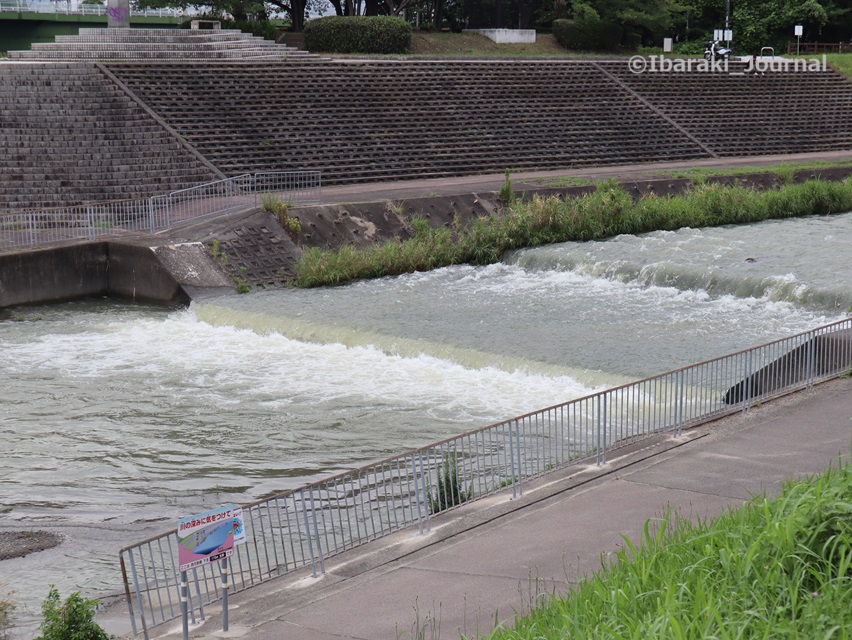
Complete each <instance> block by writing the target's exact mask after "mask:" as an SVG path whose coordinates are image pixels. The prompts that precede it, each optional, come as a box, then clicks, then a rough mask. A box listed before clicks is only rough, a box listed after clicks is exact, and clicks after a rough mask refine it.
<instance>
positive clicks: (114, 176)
mask: <svg viewBox="0 0 852 640" xmlns="http://www.w3.org/2000/svg"><path fill="white" fill-rule="evenodd" d="M0 87H2V90H0V147H2V148H3V150H4V153H3V154H2V156H0V211H4V210H6V211H12V210H20V209H23V208H34V207H53V206H64V205H70V204H79V203H84V202H92V201H106V200H120V199H127V198H138V197H146V196H150V195H153V194H155V193H163V192H168V191H173V190H176V189H182V188H185V187H187V186H191V185H193V184H198V183H201V182H209V181H211V180H216V179H219V178H220V177H221V174H219V173H218V172H217V171H216V169H215V168H213V167H212V166H210V165H209V164H207V163H206V162H205V161H204V159H203V158H201V157H200V156H199V155H198V154H197V153H196V152H195V151H194V150H193V149H192V148H191V147H189V146H188V145H187V144H186V143H185V142H183V141H181V140H180V138H179V137H178V136H177V135H176V134H175V133H174V132H170V131H169V130H168V129H167V128H166V127H165V126H164V125H163V124H162V123H161V122H159V121H158V120H157V119H156V117H155V116H154V115H153V114H151V113H150V112H149V111H148V110H146V109H145V108H144V107H142V106H141V105H140V104H138V102H137V101H136V100H134V99H133V98H132V97H131V96H128V95H127V94H126V93H125V92H124V91H122V90H121V88H119V87H118V86H117V85H116V84H115V83H114V82H113V80H112V79H110V78H109V77H108V75H107V74H106V73H105V72H104V71H103V70H102V69H100V68H98V67H96V66H95V65H91V64H77V63H52V64H43V63H42V64H14V63H5V64H0Z"/></svg>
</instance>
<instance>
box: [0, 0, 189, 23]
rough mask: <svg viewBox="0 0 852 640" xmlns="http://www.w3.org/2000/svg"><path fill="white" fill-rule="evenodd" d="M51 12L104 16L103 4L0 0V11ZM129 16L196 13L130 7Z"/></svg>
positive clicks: (174, 15) (183, 10) (164, 15)
mask: <svg viewBox="0 0 852 640" xmlns="http://www.w3.org/2000/svg"><path fill="white" fill-rule="evenodd" d="M3 12H14V13H53V14H62V15H83V16H105V15H106V13H107V5H106V2H104V4H83V3H82V2H79V3H78V2H62V1H59V2H49V1H46V0H0V13H3ZM130 15H131V16H146V17H153V18H176V19H178V18H183V17H185V16H194V15H198V11H196V10H195V9H193V8H191V7H190V8H187V9H170V8H162V9H134V8H132V7H131V9H130Z"/></svg>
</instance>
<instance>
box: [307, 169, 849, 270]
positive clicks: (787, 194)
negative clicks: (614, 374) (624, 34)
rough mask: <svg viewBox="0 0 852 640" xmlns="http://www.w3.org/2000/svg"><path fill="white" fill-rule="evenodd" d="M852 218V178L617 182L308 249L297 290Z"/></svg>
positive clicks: (419, 222)
mask: <svg viewBox="0 0 852 640" xmlns="http://www.w3.org/2000/svg"><path fill="white" fill-rule="evenodd" d="M845 211H852V179H847V180H845V181H843V182H824V181H820V180H809V181H807V182H805V183H803V184H785V185H783V186H781V187H780V188H779V189H774V190H768V191H756V190H754V189H750V188H747V187H742V186H737V185H734V186H725V185H720V184H701V183H699V184H696V185H695V187H694V188H693V189H692V190H691V191H689V192H688V193H686V194H684V195H679V196H671V197H656V196H654V195H650V196H646V197H643V198H640V199H638V200H634V199H633V198H632V197H631V196H630V194H629V193H628V192H627V191H626V190H625V189H624V188H623V187H622V186H620V185H619V184H618V183H616V182H615V181H609V182H606V183H603V184H601V185H599V186H598V188H597V189H596V191H595V192H594V193H591V194H588V195H585V196H582V197H579V198H571V199H568V200H565V201H561V200H558V199H556V198H548V199H544V198H538V197H536V198H534V199H533V200H531V201H515V202H513V203H512V204H511V205H510V206H507V207H506V208H504V210H503V212H502V214H501V215H498V216H494V217H482V218H479V219H477V220H475V221H474V222H473V223H471V224H469V225H466V226H461V225H458V224H456V225H454V227H453V228H447V227H441V228H438V229H434V228H432V227H431V226H430V225H429V224H428V223H427V222H426V221H425V220H422V219H414V220H412V221H411V222H410V231H411V233H412V236H411V238H409V239H406V240H397V241H393V242H389V243H386V244H384V245H381V246H374V247H369V248H363V249H359V248H355V247H352V246H343V247H341V248H340V249H338V250H334V251H331V250H323V249H318V248H310V249H307V250H306V251H305V252H304V254H303V255H302V258H301V260H300V261H299V263H298V264H297V266H296V278H295V280H294V284H295V285H296V286H299V287H316V286H322V285H335V284H341V283H345V282H350V281H352V280H357V279H362V278H376V277H381V276H391V275H398V274H402V273H411V272H414V271H428V270H431V269H435V268H438V267H445V266H450V265H454V264H464V263H468V264H475V265H486V264H493V263H495V262H498V261H499V260H500V259H501V257H502V256H503V254H504V253H505V252H506V251H509V250H512V249H519V248H522V247H534V246H539V245H544V244H552V243H556V242H566V241H585V240H600V239H603V238H609V237H612V236H616V235H619V234H637V233H646V232H649V231H657V230H672V229H678V228H681V227H710V226H718V225H724V224H743V223H751V222H760V221H762V220H768V219H773V218H792V217H800V216H807V215H816V214H829V213H841V212H845Z"/></svg>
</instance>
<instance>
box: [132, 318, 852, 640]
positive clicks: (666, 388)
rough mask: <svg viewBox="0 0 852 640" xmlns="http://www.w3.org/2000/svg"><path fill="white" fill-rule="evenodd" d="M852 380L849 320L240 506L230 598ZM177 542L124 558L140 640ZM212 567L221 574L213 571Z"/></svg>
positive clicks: (165, 610)
mask: <svg viewBox="0 0 852 640" xmlns="http://www.w3.org/2000/svg"><path fill="white" fill-rule="evenodd" d="M850 369H852V318H850V319H846V320H842V321H840V322H836V323H834V324H830V325H826V326H823V327H819V328H817V329H814V330H812V331H807V332H805V333H801V334H798V335H795V336H792V337H789V338H784V339H782V340H776V341H775V342H770V343H768V344H765V345H762V346H759V347H755V348H753V349H747V350H745V351H740V352H738V353H734V354H731V355H727V356H723V357H721V358H716V359H713V360H708V361H706V362H701V363H699V364H695V365H691V366H688V367H684V368H682V369H677V370H675V371H669V372H668V373H664V374H661V375H658V376H654V377H651V378H646V379H644V380H639V381H638V382H633V383H630V384H626V385H623V386H621V387H617V388H614V389H609V390H607V391H602V392H599V393H595V394H592V395H589V396H586V397H583V398H579V399H577V400H572V401H570V402H566V403H564V404H560V405H556V406H553V407H549V408H547V409H542V410H541V411H535V412H533V413H529V414H526V415H523V416H519V417H517V418H512V419H511V420H506V421H505V422H501V423H498V424H494V425H491V426H489V427H485V428H482V429H478V430H476V431H471V432H468V433H465V434H462V435H459V436H456V437H453V438H448V439H446V440H443V441H441V442H437V443H434V444H430V445H428V446H425V447H423V448H421V449H417V450H414V451H409V452H407V453H403V454H401V455H398V456H394V457H392V458H388V459H386V460H381V461H379V462H376V463H374V464H371V465H367V466H365V467H361V468H359V469H354V470H352V471H347V472H345V473H342V474H339V475H336V476H333V477H331V478H326V479H324V480H320V481H318V482H314V483H312V484H309V485H306V486H304V487H302V488H300V489H296V490H294V491H287V492H285V493H282V494H280V495H277V496H273V497H272V498H268V499H265V500H259V501H257V502H253V503H251V504H248V505H245V506H243V517H244V521H245V528H246V534H247V539H248V542H247V543H246V544H243V545H241V546H238V547H237V548H236V552H235V554H234V556H233V557H232V558H231V561H230V564H231V576H232V579H231V581H230V585H231V589H232V590H233V591H237V592H238V591H242V590H245V589H248V588H249V587H251V586H254V585H256V584H260V583H262V582H265V581H267V580H269V579H271V578H274V577H276V576H281V575H285V574H287V573H291V572H293V571H297V570H299V569H305V568H310V569H311V570H312V571H313V573H314V575H317V573H318V572H324V571H325V561H326V559H327V558H329V557H330V556H334V555H335V554H338V553H340V552H342V551H345V550H346V549H350V548H352V547H356V546H358V545H360V544H363V543H365V542H368V541H370V540H373V539H375V538H378V537H381V536H384V535H387V534H389V533H391V532H394V531H398V530H400V529H403V528H405V527H408V526H413V525H416V526H417V527H418V528H419V531H420V532H421V533H422V532H424V531H425V530H428V529H429V526H430V517H431V516H432V515H433V514H434V513H436V512H438V511H442V510H444V509H448V508H454V507H455V506H457V505H459V504H461V503H463V502H466V501H469V500H475V499H478V498H481V497H484V496H487V495H489V494H492V493H495V492H497V491H500V490H503V489H504V488H506V489H508V488H511V490H512V493H513V494H514V495H517V494H519V493H522V492H523V487H524V483H525V482H526V481H528V480H529V479H530V478H534V477H536V476H540V475H543V474H545V473H547V472H548V471H550V470H552V469H556V468H559V467H564V466H566V465H569V464H572V463H576V462H579V461H585V462H589V461H596V462H598V463H601V462H603V461H605V460H606V457H607V455H608V454H609V452H611V451H613V450H614V449H618V448H619V447H623V446H625V445H627V444H629V443H631V442H635V441H637V440H639V439H642V438H647V437H650V436H653V435H656V434H660V433H666V432H673V433H675V434H678V433H679V432H680V431H681V429H683V428H684V427H687V426H694V425H697V424H701V423H703V422H708V421H710V420H714V419H716V418H719V417H721V416H724V415H726V414H730V413H734V412H737V411H745V410H748V409H749V407H751V406H753V405H754V404H755V403H758V402H762V401H765V400H767V399H769V398H772V397H776V396H779V395H783V394H786V393H790V392H792V391H795V390H797V389H802V388H805V387H809V386H811V385H813V384H814V383H815V382H818V381H820V380H824V379H828V378H831V377H835V376H838V375H841V374H843V373H846V372H849V371H850ZM176 533H177V532H176V531H175V530H172V531H169V532H166V533H163V534H161V535H159V536H155V537H153V538H149V539H148V540H144V541H142V542H139V543H137V544H134V545H131V546H129V547H126V548H124V549H122V550H121V552H120V563H121V570H122V576H123V578H124V586H125V594H126V597H127V604H128V606H129V609H130V619H131V624H132V628H133V633H134V634H139V633H144V634H145V637H146V638H148V631H149V629H151V628H153V627H156V626H158V625H161V624H164V623H165V622H168V621H170V620H173V619H175V618H177V617H179V616H180V615H181V612H180V606H179V596H178V593H179V592H178V586H179V579H178V575H179V574H178V566H177V563H176V551H175V548H176V546H177V538H176ZM214 564H218V563H214ZM218 573H219V572H218V568H217V567H214V566H212V565H210V564H208V565H204V566H203V567H199V568H197V569H193V570H192V571H191V572H190V574H189V576H188V579H189V587H190V588H189V592H190V593H189V611H190V615H191V616H192V620H193V622H195V621H196V619H197V618H201V619H203V618H204V615H205V614H204V607H205V605H209V604H211V603H213V602H216V601H217V600H219V598H220V591H219V575H218Z"/></svg>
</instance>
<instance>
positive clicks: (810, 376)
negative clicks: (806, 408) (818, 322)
mask: <svg viewBox="0 0 852 640" xmlns="http://www.w3.org/2000/svg"><path fill="white" fill-rule="evenodd" d="M807 345H808V357H807V365H806V366H807V370H806V371H805V383H806V387H807V388H808V389H811V388H812V387H813V386H814V363H815V360H816V357H815V354H814V352H815V351H816V334H815V333H814V332H811V337H810V338H809V339H808V342H807Z"/></svg>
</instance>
